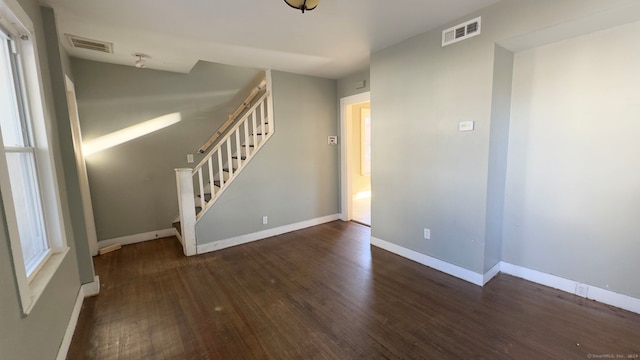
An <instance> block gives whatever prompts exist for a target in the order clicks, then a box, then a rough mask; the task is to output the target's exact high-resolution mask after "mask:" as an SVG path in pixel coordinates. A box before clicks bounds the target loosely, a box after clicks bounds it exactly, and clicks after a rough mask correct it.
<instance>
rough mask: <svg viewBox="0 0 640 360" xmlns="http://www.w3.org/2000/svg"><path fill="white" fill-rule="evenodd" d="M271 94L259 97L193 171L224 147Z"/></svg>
mask: <svg viewBox="0 0 640 360" xmlns="http://www.w3.org/2000/svg"><path fill="white" fill-rule="evenodd" d="M268 95H269V93H267V92H265V93H264V94H263V95H262V96H261V97H260V98H259V99H258V101H256V103H255V104H253V105H252V106H251V107H250V108H249V109H248V110H247V112H246V113H245V114H244V116H243V117H242V118H240V120H239V121H238V122H237V123H236V124H235V125H234V126H233V127H232V128H231V130H229V132H228V133H227V135H226V136H225V137H224V138H223V139H222V140H221V141H220V142H219V143H218V145H216V146H215V147H214V148H213V149H211V151H209V153H207V155H205V156H204V157H203V158H202V161H200V162H199V163H198V165H196V166H195V167H194V168H193V171H192V173H193V174H195V173H196V172H197V171H198V170H199V169H200V168H202V167H203V166H204V165H205V164H206V163H207V162H208V161H209V158H210V157H212V156H213V154H214V153H215V152H216V151H217V150H218V149H219V148H220V147H222V144H224V142H225V141H226V140H227V139H228V138H230V137H231V136H232V134H233V132H234V131H236V130H237V129H238V128H239V127H240V126H242V124H243V121H244V119H245V118H248V117H249V116H250V115H251V114H252V113H253V111H254V110H256V109H257V108H258V106H260V105H261V104H262V103H263V102H264V100H265V98H266V97H267V96H268Z"/></svg>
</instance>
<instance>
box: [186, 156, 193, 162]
mask: <svg viewBox="0 0 640 360" xmlns="http://www.w3.org/2000/svg"><path fill="white" fill-rule="evenodd" d="M187 162H188V163H189V164H191V163H192V162H193V154H187Z"/></svg>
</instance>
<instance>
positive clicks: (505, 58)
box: [483, 45, 513, 272]
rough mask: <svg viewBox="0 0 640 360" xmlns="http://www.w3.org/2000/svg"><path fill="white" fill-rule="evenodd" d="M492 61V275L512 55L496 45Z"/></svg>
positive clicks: (488, 228) (498, 248) (498, 240)
mask: <svg viewBox="0 0 640 360" xmlns="http://www.w3.org/2000/svg"><path fill="white" fill-rule="evenodd" d="M493 61H494V65H493V93H492V95H491V125H490V128H489V131H490V134H489V164H488V173H487V210H486V211H487V215H486V222H485V254H484V256H485V260H484V269H483V270H484V272H487V271H489V270H490V269H491V268H492V267H493V266H495V265H496V264H497V263H498V262H500V260H501V259H502V221H503V214H504V188H505V181H506V176H507V154H508V151H509V122H510V119H511V83H512V74H513V53H512V52H511V51H509V50H507V49H505V48H503V47H501V46H498V45H496V47H495V54H494V59H493Z"/></svg>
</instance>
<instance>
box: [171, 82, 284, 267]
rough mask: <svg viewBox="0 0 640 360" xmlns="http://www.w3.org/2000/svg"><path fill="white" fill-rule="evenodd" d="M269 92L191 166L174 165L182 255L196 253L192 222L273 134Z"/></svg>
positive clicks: (195, 221)
mask: <svg viewBox="0 0 640 360" xmlns="http://www.w3.org/2000/svg"><path fill="white" fill-rule="evenodd" d="M272 104H273V102H272V98H271V92H270V91H269V90H267V91H266V92H265V93H264V94H263V95H262V96H260V97H259V98H258V100H257V101H256V102H255V103H254V104H253V105H252V106H251V107H250V108H249V109H248V110H247V111H246V113H245V114H244V116H242V117H241V118H240V119H239V120H238V121H237V122H236V123H235V125H234V126H233V127H231V128H230V129H229V130H228V131H227V132H226V134H225V135H224V137H222V138H220V139H219V141H218V142H217V144H216V145H215V146H214V147H213V149H211V151H209V153H207V155H206V156H205V157H204V158H203V159H202V161H201V162H200V163H199V164H198V165H197V166H196V167H195V168H194V169H188V168H187V169H176V183H177V186H178V199H179V210H180V226H181V231H180V234H181V239H180V240H181V242H182V245H183V250H184V253H185V255H187V256H190V255H195V254H196V253H197V247H196V239H195V225H196V223H197V222H198V220H199V219H201V218H202V216H203V215H204V214H205V213H206V212H207V210H209V209H210V208H211V207H212V206H213V204H214V203H215V202H216V200H217V199H218V198H219V197H220V195H221V194H222V193H223V192H224V191H225V190H226V189H227V188H228V187H229V185H230V184H231V183H232V182H233V180H234V179H235V178H236V177H237V176H238V174H240V172H242V170H243V169H244V168H245V166H246V165H247V164H248V163H249V161H250V160H251V159H252V158H253V156H254V155H255V154H256V153H257V152H258V151H259V150H260V148H262V146H263V145H264V144H265V143H266V141H267V140H268V139H269V138H270V137H271V135H273V132H274V121H273V115H272V114H273V109H272Z"/></svg>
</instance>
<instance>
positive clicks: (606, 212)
mask: <svg viewBox="0 0 640 360" xmlns="http://www.w3.org/2000/svg"><path fill="white" fill-rule="evenodd" d="M638 31H640V22H636V23H633V24H629V25H624V26H620V27H616V28H612V29H609V30H606V31H601V32H597V33H593V34H589V35H586V36H581V37H579V38H575V39H571V40H566V41H562V42H558V43H555V44H551V45H548V46H543V47H538V48H535V49H532V50H528V51H523V52H519V53H517V54H516V56H515V65H514V75H513V108H512V116H511V131H510V141H509V157H508V173H507V184H506V197H505V216H504V234H503V238H504V251H503V257H504V260H505V261H507V262H510V263H514V264H517V265H520V266H524V267H527V268H531V269H535V270H538V271H542V272H545V273H551V274H555V275H558V276H561V277H565V278H568V279H572V280H575V281H578V282H582V283H586V284H590V285H595V286H598V287H600V288H603V289H609V290H612V291H615V292H619V293H622V294H626V295H630V296H633V297H636V298H640V283H639V282H638V281H637V275H638V274H639V273H640V263H639V262H638V261H637V254H640V242H639V241H638V234H639V233H640V222H638V216H637V215H638V214H640V170H639V169H638V167H637V166H635V164H637V162H638V161H637V154H640V142H639V141H638V134H639V133H640V123H639V122H638V119H639V118H640V100H639V98H638V96H637V94H640V72H638V70H637V68H638V63H639V62H640V43H639V42H638V41H637V39H636V37H635V35H634V34H637V33H638Z"/></svg>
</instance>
